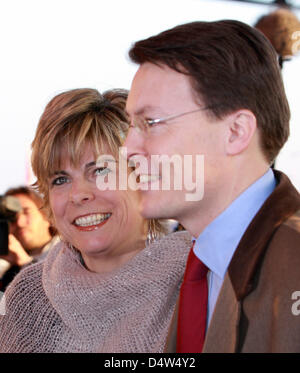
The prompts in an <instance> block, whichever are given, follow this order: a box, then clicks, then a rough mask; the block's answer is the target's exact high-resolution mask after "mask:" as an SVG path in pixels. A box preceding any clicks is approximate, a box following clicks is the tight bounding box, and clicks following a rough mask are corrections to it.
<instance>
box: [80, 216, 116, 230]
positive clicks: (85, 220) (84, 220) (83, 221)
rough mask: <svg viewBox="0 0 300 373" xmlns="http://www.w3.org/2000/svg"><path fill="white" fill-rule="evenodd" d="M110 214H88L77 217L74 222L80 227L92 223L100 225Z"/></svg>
mask: <svg viewBox="0 0 300 373" xmlns="http://www.w3.org/2000/svg"><path fill="white" fill-rule="evenodd" d="M110 216H111V214H93V215H88V216H84V217H81V218H77V219H75V221H74V224H75V225H78V226H80V227H89V226H91V225H98V224H100V223H102V222H103V221H104V220H107V219H108V218H109V217H110Z"/></svg>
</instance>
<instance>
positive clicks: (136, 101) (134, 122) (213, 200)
mask: <svg viewBox="0 0 300 373" xmlns="http://www.w3.org/2000/svg"><path fill="white" fill-rule="evenodd" d="M130 57H131V59H132V60H133V61H134V62H136V63H138V64H139V65H140V67H139V69H138V71H137V73H136V75H135V77H134V80H133V82H132V87H131V90H130V94H129V97H128V102H127V112H128V115H129V117H130V121H131V126H130V127H131V128H130V130H129V133H128V137H127V139H126V142H125V146H126V147H127V152H128V158H129V159H133V160H134V161H135V162H139V167H137V170H138V176H139V181H140V189H141V193H142V202H141V213H142V214H143V216H145V217H147V218H154V217H155V218H172V219H175V220H178V221H179V222H180V223H181V224H182V225H183V226H184V228H186V229H187V230H188V231H189V232H190V233H191V234H192V235H193V237H195V242H194V248H193V250H192V251H191V253H190V257H189V260H188V264H187V269H186V273H185V280H184V283H186V282H187V281H188V278H189V276H190V273H191V270H190V265H191V264H190V263H196V262H197V265H198V264H199V263H200V264H201V268H204V267H205V268H206V271H207V269H208V274H207V276H206V275H205V276H203V280H202V279H201V280H200V279H197V284H198V283H199V284H200V282H201V283H202V282H203V281H205V282H206V281H207V282H208V284H206V285H203V284H202V285H201V286H202V290H201V294H202V292H203V296H202V295H201V297H199V294H198V292H200V290H195V288H196V285H195V282H194V285H195V287H194V290H192V295H193V296H194V297H195V298H197V297H199V304H198V305H197V306H195V307H194V305H186V298H187V296H186V295H185V294H186V291H185V290H184V289H185V288H186V286H188V285H186V284H185V286H183V287H182V290H181V295H180V302H179V306H178V309H177V310H176V311H175V314H174V320H173V323H172V325H171V328H170V333H169V341H168V343H167V347H166V351H167V352H174V351H178V352H201V351H203V352H299V351H300V320H299V317H297V316H296V314H297V312H295V305H294V307H293V303H295V300H293V299H292V297H294V299H296V298H295V296H296V295H297V293H295V291H298V290H300V271H299V268H300V251H299V250H300V249H299V248H300V234H299V230H300V197H299V193H298V192H297V191H296V190H295V188H294V187H293V186H292V184H291V183H290V181H289V180H288V178H287V177H286V176H285V175H284V174H283V173H281V172H278V171H274V172H273V171H272V170H271V168H270V165H271V164H272V162H273V160H274V159H275V157H276V156H277V154H278V152H279V151H280V149H281V148H282V146H283V145H284V143H285V142H286V140H287V138H288V135H289V118H290V112H289V106H288V103H287V99H286V96H285V92H284V87H283V82H282V78H281V73H280V67H279V64H278V58H277V55H276V53H275V51H274V49H273V47H272V46H271V44H270V43H269V42H268V41H267V39H266V38H265V37H264V36H263V35H262V34H261V33H260V32H259V31H257V30H255V29H253V28H251V27H249V26H247V25H245V24H243V23H241V22H238V21H219V22H194V23H190V24H186V25H180V26H177V27H175V28H173V29H170V30H167V31H165V32H163V33H161V34H159V35H157V36H154V37H150V38H149V39H146V40H142V41H139V42H137V43H135V44H134V45H133V47H132V49H131V50H130ZM157 155H165V156H168V157H169V158H168V157H165V158H161V164H160V166H158V165H157V162H158V161H157V157H156V156H157ZM174 155H177V156H179V157H181V158H184V157H185V156H187V155H190V156H191V158H190V159H193V160H194V162H193V164H192V167H191V172H192V173H193V178H194V180H195V188H196V189H197V185H200V186H201V183H202V187H201V188H200V189H199V190H200V192H199V193H198V194H197V195H198V197H199V198H193V199H192V200H191V199H189V198H187V195H188V193H187V192H188V190H187V188H185V187H184V186H183V187H182V188H181V190H178V189H176V188H173V190H172V188H170V190H164V188H162V185H163V176H162V168H163V166H164V162H165V163H167V162H169V164H170V163H171V162H170V158H171V157H172V156H174ZM199 155H203V156H204V170H203V167H202V173H197V172H198V171H199V168H200V166H199V165H201V164H200V163H199V165H198V166H197V164H195V160H196V158H197V156H199ZM155 157H156V158H155ZM145 159H146V160H147V162H145ZM164 159H166V160H165V161H164ZM170 169H171V170H172V169H175V166H174V167H173V168H172V167H170ZM153 170H154V171H153ZM174 172H175V171H174ZM172 180H173V179H172ZM174 180H175V179H174ZM174 180H173V181H174ZM201 189H202V192H203V193H202V194H201ZM189 191H190V190H189ZM197 195H196V197H197ZM195 258H196V259H195ZM199 259H200V260H199ZM205 273H206V272H205ZM207 286H208V288H207ZM204 289H206V290H204ZM205 292H208V297H207V294H205ZM192 298H193V297H192ZM200 298H201V299H200ZM200 303H201V304H200ZM190 304H192V303H190ZM195 308H197V309H196V311H195V312H194V310H195ZM193 312H194V314H193ZM178 313H179V323H178V333H177V336H176V330H177V314H178ZM201 318H203V319H204V324H205V325H204V333H205V339H204V334H203V337H201V333H202V329H203V325H202V324H203V321H199V320H200V319H201ZM186 319H190V320H186ZM198 319H199V320H198ZM201 323H202V324H201ZM198 324H199V325H200V326H199V328H200V327H201V328H202V329H201V331H198V329H197V328H198V326H197V325H198ZM205 329H206V330H205ZM201 338H202V340H201ZM176 341H177V347H176ZM203 343H204V346H203Z"/></svg>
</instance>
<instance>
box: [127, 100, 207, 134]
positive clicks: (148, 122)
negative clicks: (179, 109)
mask: <svg viewBox="0 0 300 373" xmlns="http://www.w3.org/2000/svg"><path fill="white" fill-rule="evenodd" d="M210 109H212V107H209V106H207V107H204V108H198V109H195V110H191V111H185V112H184V113H180V114H173V115H169V116H167V117H163V118H157V119H143V121H141V123H142V124H143V128H142V127H141V126H140V125H138V124H137V123H135V124H134V123H133V124H131V123H130V124H129V128H136V129H137V130H138V131H140V132H143V133H147V132H148V131H149V129H150V128H151V126H152V125H153V124H159V123H163V122H167V121H169V120H171V119H176V118H180V117H182V116H184V115H187V114H193V113H196V112H198V111H203V110H210Z"/></svg>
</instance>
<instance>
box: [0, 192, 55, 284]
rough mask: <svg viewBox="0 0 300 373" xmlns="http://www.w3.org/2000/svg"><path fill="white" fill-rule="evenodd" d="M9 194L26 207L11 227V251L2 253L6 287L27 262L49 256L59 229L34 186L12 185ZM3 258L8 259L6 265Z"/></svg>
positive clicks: (23, 207) (3, 282)
mask: <svg viewBox="0 0 300 373" xmlns="http://www.w3.org/2000/svg"><path fill="white" fill-rule="evenodd" d="M5 195H6V196H14V197H16V198H17V199H18V200H19V202H20V205H21V206H22V211H21V212H19V213H18V215H17V218H16V221H15V222H14V223H12V224H11V227H10V235H9V254H8V255H6V256H1V259H2V268H3V269H2V274H1V276H0V277H2V278H1V283H2V289H1V290H2V291H3V290H4V289H5V288H6V286H7V285H8V284H9V283H10V282H11V280H12V279H13V278H14V276H15V275H16V274H17V273H18V272H19V271H20V269H21V268H22V267H23V266H25V265H27V264H30V263H32V262H35V261H37V260H41V259H43V258H44V257H45V255H46V254H47V251H48V249H49V248H50V246H51V244H52V241H51V240H52V237H53V236H54V233H55V232H54V229H53V227H51V226H50V223H49V221H48V219H47V217H46V216H45V214H44V213H43V212H42V210H41V208H42V204H43V200H42V198H41V196H40V195H39V194H37V193H36V192H35V191H34V190H32V189H30V188H29V187H25V186H24V187H19V188H12V189H9V190H8V191H7V192H6V193H5ZM50 242H51V243H50ZM3 260H4V261H5V262H6V265H5V266H3ZM5 262H4V263H5Z"/></svg>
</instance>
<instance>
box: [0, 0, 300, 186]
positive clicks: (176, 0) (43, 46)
mask: <svg viewBox="0 0 300 373" xmlns="http://www.w3.org/2000/svg"><path fill="white" fill-rule="evenodd" d="M273 9H274V8H272V7H270V6H260V5H244V4H242V3H240V2H224V1H212V0H208V1H205V0H151V1H145V0H126V1H125V0H109V1H103V0H42V1H41V0H26V1H24V0H9V1H1V3H0V35H1V39H0V45H1V60H0V130H1V132H0V133H1V134H0V171H1V178H0V193H3V192H4V191H5V190H6V189H7V188H8V187H11V186H17V185H20V184H24V183H29V182H32V181H33V180H34V179H33V178H32V175H30V172H29V171H30V170H29V157H30V144H31V141H32V139H33V137H34V133H35V128H36V126H37V123H38V120H39V117H40V115H41V114H42V112H43V109H44V107H45V105H46V104H47V102H48V101H49V100H50V99H51V98H52V97H53V96H54V95H56V94H57V93H59V92H61V91H64V90H67V89H72V88H82V87H92V88H97V89H98V90H99V91H104V90H106V89H109V88H117V87H120V88H130V83H131V80H132V77H133V75H134V72H135V70H136V66H135V65H133V64H131V63H130V62H129V59H128V57H127V52H128V49H129V47H130V45H131V44H132V43H133V42H134V41H136V40H139V39H141V38H145V37H148V36H150V35H153V34H155V33H158V32H160V31H162V30H164V29H167V28H169V27H172V26H175V25H177V24H180V23H184V22H190V21H195V20H207V21H210V20H218V19H225V18H231V19H237V20H240V21H243V22H246V23H248V24H250V25H253V24H254V23H255V22H256V20H257V19H258V18H259V17H260V16H261V15H264V14H266V13H268V12H269V11H271V10H273ZM297 15H298V18H299V13H298V14H297ZM299 68H300V58H295V59H294V60H292V61H291V62H288V63H286V65H285V67H284V80H285V84H286V89H287V94H288V97H289V100H290V104H291V108H292V123H291V138H290V140H289V142H288V144H287V145H286V146H285V148H284V149H283V151H282V154H281V156H280V157H279V158H278V162H277V165H278V168H281V169H282V170H283V171H285V172H286V173H287V174H288V175H289V176H290V177H291V178H292V180H293V182H294V183H295V184H296V186H297V187H298V188H299V189H300V177H299V172H298V168H299V166H298V164H299V163H300V162H299V161H300V150H299V148H300V147H299V145H298V142H299V140H300V107H299V104H298V102H297V100H298V85H299Z"/></svg>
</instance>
